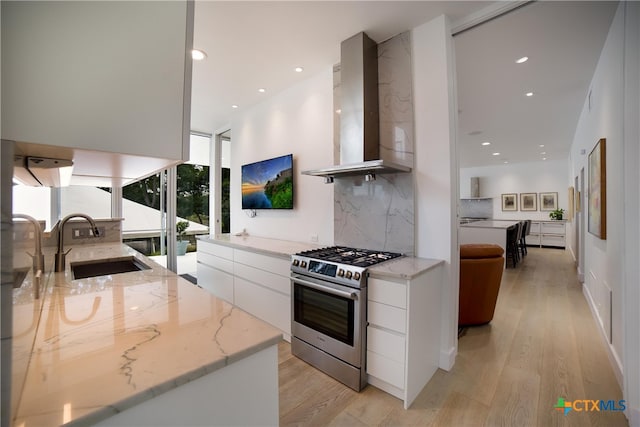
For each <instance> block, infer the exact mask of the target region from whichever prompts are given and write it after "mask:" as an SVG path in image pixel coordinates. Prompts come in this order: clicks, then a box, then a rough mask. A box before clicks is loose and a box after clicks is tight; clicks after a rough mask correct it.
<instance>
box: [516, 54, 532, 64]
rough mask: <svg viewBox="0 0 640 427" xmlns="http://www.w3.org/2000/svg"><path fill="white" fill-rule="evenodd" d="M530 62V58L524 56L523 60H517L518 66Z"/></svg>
mask: <svg viewBox="0 0 640 427" xmlns="http://www.w3.org/2000/svg"><path fill="white" fill-rule="evenodd" d="M528 60H529V57H528V56H523V57H522V58H519V59H516V64H522V63H525V62H527V61H528Z"/></svg>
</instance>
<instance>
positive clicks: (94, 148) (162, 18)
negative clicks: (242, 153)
mask: <svg viewBox="0 0 640 427" xmlns="http://www.w3.org/2000/svg"><path fill="white" fill-rule="evenodd" d="M151 16H152V17H153V19H150V17H151ZM5 24H6V25H5ZM192 45H193V2H186V1H180V2H162V1H161V2H82V3H78V2H3V4H2V81H3V85H2V86H3V87H2V139H8V140H13V141H18V142H20V143H21V144H23V143H27V145H31V147H30V148H28V149H27V148H25V149H24V150H23V151H24V152H25V154H28V155H32V156H51V157H55V158H65V159H70V158H73V160H74V176H78V175H81V176H83V177H85V179H88V178H89V177H90V176H92V177H98V176H99V175H98V174H102V173H103V171H107V172H105V173H110V174H111V176H113V177H115V178H117V179H120V180H124V181H127V180H130V179H132V178H138V177H140V176H143V175H145V174H149V173H152V172H154V171H156V170H159V169H162V168H163V167H167V166H168V165H173V164H176V163H177V162H178V161H181V160H185V159H187V158H188V147H189V129H190V109H191V58H190V50H191V48H192ZM142 47H143V48H144V51H143V52H142V53H141V48H142ZM5 82H6V84H4V83H5ZM61 147H65V148H69V150H62V149H61ZM87 150H88V151H90V153H91V154H92V155H91V156H88V154H87V153H86V151H87ZM114 153H117V155H114ZM18 154H21V153H18ZM56 156H57V157H56ZM87 156H88V157H89V159H88V160H89V163H91V164H88V165H87V164H86V163H87V162H85V161H84V160H85V158H86V157H87ZM144 158H153V160H149V161H147V162H145V161H143V159H144ZM109 162H111V163H109ZM113 163H115V164H113ZM132 174H135V176H134V175H132ZM100 176H101V177H102V175H100ZM72 183H75V182H73V181H72Z"/></svg>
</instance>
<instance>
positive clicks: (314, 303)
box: [291, 246, 401, 391]
mask: <svg viewBox="0 0 640 427" xmlns="http://www.w3.org/2000/svg"><path fill="white" fill-rule="evenodd" d="M398 256H401V254H398V253H392V252H379V251H371V250H367V249H354V248H346V247H342V246H334V247H330V248H323V249H318V250H312V251H305V252H301V253H298V254H296V255H293V256H292V259H291V295H292V298H291V300H292V304H291V323H292V325H291V334H292V337H291V351H292V353H293V354H294V355H295V356H297V357H299V358H301V359H302V360H304V361H306V362H307V363H309V364H311V365H313V366H315V367H316V368H318V369H320V370H321V371H323V372H325V373H327V374H328V375H331V376H332V377H334V378H336V379H337V380H338V381H340V382H342V383H344V384H346V385H347V386H349V387H351V388H352V389H354V390H357V391H360V390H361V389H362V388H363V387H364V386H365V385H366V383H367V381H366V373H365V353H366V347H367V345H366V327H367V277H368V273H367V267H369V266H371V265H374V264H377V263H380V262H383V261H386V260H389V259H392V258H396V257H398Z"/></svg>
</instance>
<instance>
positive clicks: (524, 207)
mask: <svg viewBox="0 0 640 427" xmlns="http://www.w3.org/2000/svg"><path fill="white" fill-rule="evenodd" d="M537 199H538V194H537V193H520V210H521V211H537V210H538V204H537Z"/></svg>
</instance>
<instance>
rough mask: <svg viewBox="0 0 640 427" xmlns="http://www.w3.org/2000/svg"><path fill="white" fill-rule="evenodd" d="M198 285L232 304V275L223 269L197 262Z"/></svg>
mask: <svg viewBox="0 0 640 427" xmlns="http://www.w3.org/2000/svg"><path fill="white" fill-rule="evenodd" d="M198 285H199V286H201V287H202V288H203V289H206V290H207V291H209V292H210V293H212V294H213V295H215V296H217V297H218V298H222V299H223V300H225V301H228V302H230V303H231V304H233V276H232V275H231V274H229V273H225V272H224V271H221V270H217V269H215V268H211V267H209V266H208V265H205V264H198Z"/></svg>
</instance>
